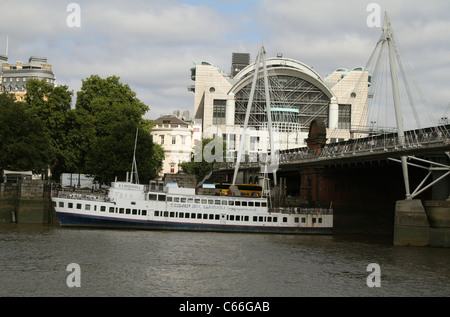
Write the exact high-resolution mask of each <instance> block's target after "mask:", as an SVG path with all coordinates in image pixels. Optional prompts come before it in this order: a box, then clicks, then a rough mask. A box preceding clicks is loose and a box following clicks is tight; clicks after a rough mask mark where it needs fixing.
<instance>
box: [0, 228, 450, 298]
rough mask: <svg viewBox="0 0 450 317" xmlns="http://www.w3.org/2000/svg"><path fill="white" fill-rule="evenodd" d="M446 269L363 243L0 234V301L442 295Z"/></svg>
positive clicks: (48, 231)
mask: <svg viewBox="0 0 450 317" xmlns="http://www.w3.org/2000/svg"><path fill="white" fill-rule="evenodd" d="M70 263H77V264H79V265H80V268H81V287H79V288H70V287H68V286H67V283H66V279H67V277H68V275H69V274H70V272H67V271H66V268H67V266H68V265H69V264H70ZM369 263H377V264H379V266H380V269H381V277H380V281H381V287H378V288H377V287H373V288H370V287H368V286H367V283H366V279H367V277H368V275H369V274H370V273H371V272H367V270H366V269H367V265H368V264H369ZM449 263H450V250H449V249H443V248H431V247H430V248H415V247H394V246H392V245H391V244H390V240H387V239H379V238H377V239H374V238H373V237H361V236H341V235H340V236H294V235H263V234H224V233H195V232H169V231H129V230H97V229H82V230H80V229H66V228H60V227H58V226H42V225H1V226H0V268H1V269H0V296H152V297H155V296H195V297H197V296H220V297H222V296H236V297H241V296H252V297H253V296H254V297H263V296H275V297H280V296H282V297H294V296H295V297H297V296H449V295H450V266H449Z"/></svg>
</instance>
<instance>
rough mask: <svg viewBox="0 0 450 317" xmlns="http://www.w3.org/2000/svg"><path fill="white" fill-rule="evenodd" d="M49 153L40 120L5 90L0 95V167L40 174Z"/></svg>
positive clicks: (49, 149) (44, 168) (48, 159)
mask: <svg viewBox="0 0 450 317" xmlns="http://www.w3.org/2000/svg"><path fill="white" fill-rule="evenodd" d="M51 156H52V148H51V144H50V138H49V137H48V135H47V134H46V133H45V128H44V126H43V124H42V121H41V120H40V119H38V118H37V117H35V116H34V115H33V114H32V113H30V112H29V111H28V110H27V106H26V105H25V104H24V103H22V102H18V103H16V102H15V101H14V99H13V97H11V96H9V95H7V94H6V93H3V94H0V170H3V169H11V170H31V171H34V172H36V173H42V172H43V170H46V169H47V167H48V164H49V163H50V159H51Z"/></svg>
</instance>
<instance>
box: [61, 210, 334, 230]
mask: <svg viewBox="0 0 450 317" xmlns="http://www.w3.org/2000/svg"><path fill="white" fill-rule="evenodd" d="M56 214H57V216H58V219H59V222H60V225H61V226H62V227H86V228H111V229H140V230H179V231H201V232H208V231H210V232H240V233H279V234H323V235H329V234H332V230H333V228H331V227H280V226H255V225H252V226H249V225H232V224H206V223H189V222H168V221H155V220H137V219H126V218H113V217H103V216H101V217H100V216H93V215H84V214H76V213H66V212H56Z"/></svg>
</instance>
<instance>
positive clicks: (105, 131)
mask: <svg viewBox="0 0 450 317" xmlns="http://www.w3.org/2000/svg"><path fill="white" fill-rule="evenodd" d="M119 79H120V78H119V77H117V76H111V77H107V78H106V79H102V78H100V77H99V76H98V75H92V76H91V77H89V78H87V79H86V80H83V81H82V83H83V84H82V86H81V90H80V91H79V92H78V93H77V101H76V109H84V110H86V111H87V112H88V113H90V114H91V115H92V116H93V118H94V123H95V127H96V131H97V136H105V135H109V134H110V133H111V132H112V131H113V130H115V129H116V126H115V124H117V123H120V122H123V121H132V122H136V123H140V122H141V121H142V120H143V119H142V116H143V115H144V114H145V113H146V112H147V111H148V110H149V108H148V106H146V105H145V104H144V103H142V102H141V101H140V100H139V99H138V98H137V97H136V93H135V92H134V91H132V90H131V88H130V87H129V86H128V85H124V84H122V83H120V81H119Z"/></svg>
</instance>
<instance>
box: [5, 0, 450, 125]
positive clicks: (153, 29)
mask: <svg viewBox="0 0 450 317" xmlns="http://www.w3.org/2000/svg"><path fill="white" fill-rule="evenodd" d="M71 3H75V4H76V8H75V9H74V7H73V6H71ZM373 5H375V6H376V7H377V8H379V9H380V15H381V24H382V20H383V16H384V12H387V13H388V15H389V17H390V20H391V23H392V27H393V29H394V32H395V34H396V37H397V39H398V40H399V42H400V44H401V47H402V50H403V52H404V53H405V56H406V58H407V61H408V63H409V66H410V67H411V70H412V73H413V74H414V76H415V79H416V81H417V83H418V85H419V86H420V88H421V90H422V92H423V95H424V97H425V98H426V100H427V104H428V106H429V107H430V109H431V110H430V111H431V112H432V113H433V115H435V116H436V118H439V117H442V116H444V115H448V116H449V117H450V109H449V108H450V89H449V84H448V82H449V78H448V77H449V74H450V35H449V34H450V14H449V12H450V1H448V0H428V1H422V0H395V1H392V0H390V1H376V2H375V1H365V0H276V1H275V0H261V1H257V0H249V1H241V0H227V1H225V0H215V1H214V0H208V1H206V0H197V1H194V0H193V1H189V0H147V1H144V0H127V1H123V0H122V1H117V0H108V1H103V0H90V1H87V0H78V1H76V2H75V1H74V2H72V1H61V0H58V1H56V0H22V1H20V2H18V1H12V0H2V1H1V3H0V8H1V9H0V10H1V13H2V14H1V19H0V54H5V53H6V42H7V40H6V39H7V38H8V58H9V62H11V63H15V62H16V61H23V62H24V63H26V62H28V59H29V57H30V56H44V57H46V58H47V59H48V63H49V64H51V65H52V66H53V72H54V74H55V76H56V80H57V83H58V84H60V85H67V86H68V87H69V90H72V91H73V92H74V94H75V95H76V92H77V91H79V89H80V87H81V84H82V80H83V79H86V78H88V77H89V76H91V75H93V74H97V75H99V76H101V77H103V78H106V77H107V76H111V75H115V76H119V77H120V81H121V82H122V83H124V84H128V85H129V86H130V87H131V89H132V90H133V91H135V92H136V93H137V97H138V98H139V99H140V100H141V101H142V102H144V103H145V104H146V105H148V106H149V108H150V111H149V112H148V113H147V114H146V118H149V119H156V118H158V117H159V116H161V115H163V114H171V113H172V112H173V111H174V110H180V111H181V112H182V111H184V110H189V111H190V112H191V114H192V113H193V108H194V94H193V93H192V92H189V91H188V89H187V88H188V86H191V85H193V84H194V82H193V81H192V80H191V79H190V75H191V73H190V69H191V67H193V65H194V64H193V63H194V62H196V61H208V62H210V63H212V64H214V65H216V66H218V67H219V68H220V69H221V70H223V71H225V72H226V73H229V72H230V69H231V56H232V53H233V52H238V53H250V56H251V57H250V58H251V61H255V59H256V55H257V53H258V51H259V48H260V45H261V43H264V47H265V49H266V51H267V55H268V57H274V56H276V55H277V54H278V53H282V54H283V56H284V57H288V58H293V59H295V60H298V61H300V62H303V63H305V64H307V65H309V66H311V67H313V68H314V69H315V70H316V71H317V72H318V73H319V74H320V75H321V76H322V77H325V76H326V75H328V74H330V73H332V72H333V71H334V70H336V69H337V68H341V67H344V68H350V69H351V68H354V67H357V66H364V65H366V63H367V61H368V59H369V57H370V55H371V53H372V51H373V49H374V47H375V45H376V43H377V41H378V39H379V37H380V34H381V27H379V26H378V25H377V24H376V21H377V12H378V11H377V10H375V9H373ZM68 18H69V22H68ZM368 20H370V21H372V23H368ZM369 24H371V25H369ZM374 24H375V25H374ZM419 111H420V110H419Z"/></svg>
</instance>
